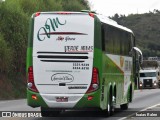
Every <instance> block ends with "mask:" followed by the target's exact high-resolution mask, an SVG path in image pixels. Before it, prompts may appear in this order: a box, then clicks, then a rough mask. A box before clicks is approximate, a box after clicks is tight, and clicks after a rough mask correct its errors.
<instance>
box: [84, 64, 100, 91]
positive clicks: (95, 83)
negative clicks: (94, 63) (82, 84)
mask: <svg viewBox="0 0 160 120" xmlns="http://www.w3.org/2000/svg"><path fill="white" fill-rule="evenodd" d="M98 88H99V75H98V69H97V68H95V67H93V72H92V81H91V84H90V87H89V89H88V90H87V92H86V93H91V92H94V91H96V90H97V89H98Z"/></svg>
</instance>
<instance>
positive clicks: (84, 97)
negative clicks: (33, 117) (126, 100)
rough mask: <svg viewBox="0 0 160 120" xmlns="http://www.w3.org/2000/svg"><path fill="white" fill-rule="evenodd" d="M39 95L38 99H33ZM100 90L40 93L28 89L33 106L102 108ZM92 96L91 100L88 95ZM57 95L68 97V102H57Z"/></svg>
mask: <svg viewBox="0 0 160 120" xmlns="http://www.w3.org/2000/svg"><path fill="white" fill-rule="evenodd" d="M32 95H36V96H37V100H35V99H32ZM99 95H100V94H99V90H98V91H96V92H93V93H90V94H40V93H35V92H32V91H30V90H28V89H27V103H28V105H29V106H31V107H45V108H58V109H90V108H100V96H99ZM90 96H92V97H93V98H92V99H91V100H88V97H90ZM57 97H68V102H57V100H56V98H57Z"/></svg>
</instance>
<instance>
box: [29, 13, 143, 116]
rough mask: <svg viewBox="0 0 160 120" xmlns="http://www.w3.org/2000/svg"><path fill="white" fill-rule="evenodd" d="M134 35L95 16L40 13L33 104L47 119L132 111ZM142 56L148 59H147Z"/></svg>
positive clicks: (33, 52)
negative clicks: (67, 113)
mask: <svg viewBox="0 0 160 120" xmlns="http://www.w3.org/2000/svg"><path fill="white" fill-rule="evenodd" d="M136 54H139V55H140V56H141V55H142V53H141V51H140V50H139V49H138V48H136V47H135V39H134V34H133V32H132V31H131V30H130V29H128V28H126V27H123V26H120V25H118V24H117V23H116V22H114V21H112V20H110V19H109V18H107V17H105V16H103V15H98V14H95V13H92V12H38V13H35V14H33V15H32V17H31V21H30V30H29V39H28V48H27V65H26V66H27V68H26V69H27V101H28V105H29V106H31V107H41V113H42V116H49V115H50V113H51V114H58V113H60V112H61V111H62V110H67V109H85V110H102V111H104V112H106V114H109V115H110V114H112V113H113V112H114V108H115V107H116V106H120V107H121V109H127V108H128V103H129V102H131V101H132V98H133V90H134V80H135V79H136V75H135V73H136V72H135V70H136ZM141 58H142V57H141Z"/></svg>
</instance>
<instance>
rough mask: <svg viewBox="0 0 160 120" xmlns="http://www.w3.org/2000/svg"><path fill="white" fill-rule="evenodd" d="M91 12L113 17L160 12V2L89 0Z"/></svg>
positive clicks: (145, 0) (149, 0) (156, 0)
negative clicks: (156, 10)
mask: <svg viewBox="0 0 160 120" xmlns="http://www.w3.org/2000/svg"><path fill="white" fill-rule="evenodd" d="M88 1H89V2H90V4H91V10H96V12H98V13H101V14H104V15H106V16H113V15H114V14H116V13H118V14H122V15H124V14H125V15H128V14H137V13H138V14H141V13H148V12H149V11H153V10H154V9H158V10H160V0H88Z"/></svg>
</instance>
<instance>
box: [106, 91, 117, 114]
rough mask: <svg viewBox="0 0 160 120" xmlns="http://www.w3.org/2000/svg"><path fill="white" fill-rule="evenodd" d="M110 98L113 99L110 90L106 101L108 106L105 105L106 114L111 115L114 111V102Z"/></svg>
mask: <svg viewBox="0 0 160 120" xmlns="http://www.w3.org/2000/svg"><path fill="white" fill-rule="evenodd" d="M112 99H113V96H112V92H111V93H110V95H109V101H108V106H107V115H108V116H112V115H113V114H114V111H115V107H114V102H113V100H112Z"/></svg>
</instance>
